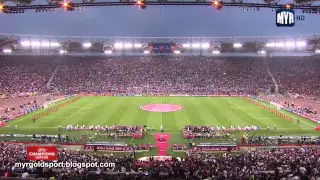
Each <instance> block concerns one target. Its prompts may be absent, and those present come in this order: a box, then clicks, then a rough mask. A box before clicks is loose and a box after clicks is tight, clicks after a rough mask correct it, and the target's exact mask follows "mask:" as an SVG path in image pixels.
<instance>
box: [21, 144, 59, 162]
mask: <svg viewBox="0 0 320 180" xmlns="http://www.w3.org/2000/svg"><path fill="white" fill-rule="evenodd" d="M27 158H28V160H29V161H56V160H58V150H57V147H56V146H28V147H27Z"/></svg>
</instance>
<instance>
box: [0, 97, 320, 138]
mask: <svg viewBox="0 0 320 180" xmlns="http://www.w3.org/2000/svg"><path fill="white" fill-rule="evenodd" d="M146 104H175V105H180V106H182V109H181V110H179V111H174V112H149V111H145V110H142V109H141V106H143V105H146ZM39 111H42V110H38V111H37V112H39ZM37 112H33V113H30V114H28V115H25V116H22V117H20V118H18V119H15V120H13V121H11V122H8V123H7V126H6V127H4V128H0V134H1V133H9V132H14V133H20V134H33V133H38V134H58V133H61V134H65V135H70V136H77V135H80V134H82V132H81V133H80V132H70V131H66V130H62V131H58V126H59V125H60V126H61V127H65V126H67V125H70V124H72V125H79V126H82V125H85V126H86V127H88V126H89V125H100V126H105V125H146V126H148V127H150V128H152V127H154V128H155V129H156V131H159V129H160V126H161V124H163V128H164V130H165V131H167V132H169V133H173V134H175V135H174V136H172V138H173V140H172V141H178V142H179V141H180V140H181V142H183V137H182V129H183V126H185V125H212V126H220V127H221V126H224V127H226V128H230V126H234V127H237V126H241V127H244V126H252V125H255V126H260V127H261V130H260V131H259V132H251V133H255V134H262V135H265V134H272V135H278V134H283V135H317V134H318V132H317V131H315V127H316V123H314V122H312V121H309V120H306V119H303V118H300V117H297V116H295V115H293V114H291V113H288V112H283V113H286V114H288V115H289V116H292V118H293V119H294V122H292V123H290V122H288V121H286V120H284V119H281V118H279V117H278V116H276V115H274V114H272V113H270V112H267V111H265V110H264V109H262V108H260V107H257V106H255V105H254V104H251V103H249V102H247V101H245V100H244V99H243V98H241V97H98V96H86V97H81V98H80V99H79V100H77V101H75V102H73V103H71V104H69V105H67V106H64V107H62V108H61V109H59V110H58V111H56V112H53V113H51V114H49V115H47V116H45V117H42V118H40V119H37V120H36V121H35V122H34V121H33V120H32V115H34V114H35V113H37ZM297 118H299V119H300V124H298V123H297V122H296V121H295V120H296V119H297ZM16 125H17V127H18V128H17V129H15V128H14V127H15V126H16ZM275 126H276V127H277V129H276V130H275V129H274V127H275ZM267 127H269V130H267ZM86 133H88V134H90V133H91V132H86ZM231 134H234V135H235V136H238V135H239V136H240V132H234V133H231ZM143 139H144V140H143V141H144V142H146V141H148V139H149V138H148V137H145V138H143ZM150 139H152V137H150Z"/></svg>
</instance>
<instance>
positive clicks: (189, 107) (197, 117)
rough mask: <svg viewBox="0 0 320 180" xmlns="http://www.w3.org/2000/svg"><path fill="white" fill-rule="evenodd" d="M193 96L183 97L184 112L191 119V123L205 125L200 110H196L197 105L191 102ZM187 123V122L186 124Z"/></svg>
mask: <svg viewBox="0 0 320 180" xmlns="http://www.w3.org/2000/svg"><path fill="white" fill-rule="evenodd" d="M192 101H193V98H186V99H183V104H185V108H186V111H185V112H186V113H187V114H188V116H189V117H190V119H191V123H192V125H205V123H206V122H205V121H204V120H203V119H202V117H201V114H200V112H199V111H198V106H197V105H194V104H193V103H192ZM186 125H187V124H186Z"/></svg>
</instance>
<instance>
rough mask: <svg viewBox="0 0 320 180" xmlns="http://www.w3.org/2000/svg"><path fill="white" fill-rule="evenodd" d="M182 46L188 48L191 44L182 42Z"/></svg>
mask: <svg viewBox="0 0 320 180" xmlns="http://www.w3.org/2000/svg"><path fill="white" fill-rule="evenodd" d="M182 47H183V48H190V47H191V45H190V44H182Z"/></svg>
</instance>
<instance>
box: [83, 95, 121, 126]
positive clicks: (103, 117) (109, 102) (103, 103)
mask: <svg viewBox="0 0 320 180" xmlns="http://www.w3.org/2000/svg"><path fill="white" fill-rule="evenodd" d="M97 98H99V99H98V101H97V102H96V103H95V107H94V108H92V109H90V112H89V113H93V117H91V118H90V117H89V119H87V118H79V119H80V122H79V123H81V124H85V125H109V124H108V117H110V116H111V115H112V113H113V112H114V111H115V108H116V107H117V106H116V104H117V100H116V98H114V97H112V98H109V97H97Z"/></svg>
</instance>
